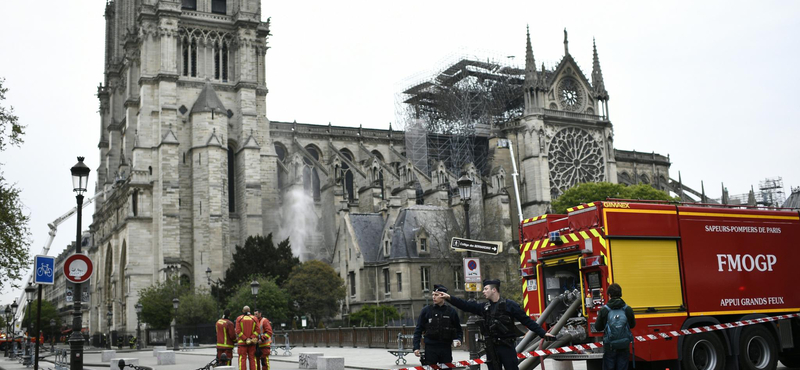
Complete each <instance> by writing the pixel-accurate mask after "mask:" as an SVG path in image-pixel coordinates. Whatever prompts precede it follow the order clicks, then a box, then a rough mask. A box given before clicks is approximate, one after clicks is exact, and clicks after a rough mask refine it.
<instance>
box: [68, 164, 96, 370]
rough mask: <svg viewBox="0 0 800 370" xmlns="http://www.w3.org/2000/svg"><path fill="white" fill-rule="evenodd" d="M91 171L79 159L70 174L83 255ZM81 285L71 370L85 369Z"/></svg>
mask: <svg viewBox="0 0 800 370" xmlns="http://www.w3.org/2000/svg"><path fill="white" fill-rule="evenodd" d="M90 171H91V170H90V169H89V167H87V166H86V165H85V164H84V163H83V157H78V163H76V164H75V165H74V166H72V168H70V172H71V173H72V190H73V191H74V192H75V193H76V195H75V199H76V200H77V202H78V207H77V213H78V215H77V216H78V217H77V218H78V225H77V226H78V227H77V229H76V232H75V254H80V253H81V216H82V212H81V210H82V209H83V193H85V192H86V188H87V184H88V183H89V172H90ZM81 285H82V284H80V283H78V284H75V295H74V296H73V297H76V298H75V299H73V301H74V306H73V312H72V335H70V337H69V349H70V351H69V368H70V369H71V370H81V369H83V337H82V336H81V321H83V320H82V314H81V297H82V295H81Z"/></svg>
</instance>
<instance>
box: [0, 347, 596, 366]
mask: <svg viewBox="0 0 800 370" xmlns="http://www.w3.org/2000/svg"><path fill="white" fill-rule="evenodd" d="M101 351H102V349H95V348H92V349H88V350H87V351H86V352H85V354H84V356H85V357H84V369H85V370H97V369H108V367H109V364H108V363H102V362H101V361H100V354H101ZM277 352H278V355H272V356H270V365H271V366H270V368H271V370H289V369H292V370H295V369H298V368H299V366H298V361H299V356H300V353H303V352H322V353H324V354H325V356H340V357H344V359H345V368H347V369H362V370H381V369H399V368H404V367H408V366H418V365H419V361H418V358H416V357H414V354H413V353H412V354H409V355H407V356H406V360H407V361H408V363H407V364H406V365H402V363H401V365H395V359H396V358H395V357H394V356H392V355H391V354H390V353H389V352H388V351H387V350H386V349H383V348H347V347H345V348H338V347H331V348H326V347H295V348H293V349H292V354H291V355H289V356H281V355H280V354H282V353H283V351H281V350H278V351H277ZM48 354H49V352H45V355H48ZM214 354H215V350H214V348H211V347H208V348H199V349H196V350H194V351H181V352H179V353H177V354H176V356H175V357H176V362H177V363H176V364H175V365H157V361H156V358H155V357H153V350H152V348H150V349H146V350H141V351H131V350H118V351H117V355H118V356H117V357H123V358H138V359H139V365H140V366H147V367H149V368H152V369H158V370H178V369H180V370H193V369H199V368H201V367H203V366H205V365H206V364H208V363H209V362H210V361H211V360H213V359H214ZM467 358H468V353H467V352H466V351H460V350H459V351H454V352H453V360H455V361H460V360H466V359H467ZM236 359H238V356H234V360H236ZM46 360H50V361H52V356H48V357H47V358H46ZM550 362H551V361H549V360H548V361H546V362H545V367H546V368H549V369H555V368H556V366H553V364H550ZM548 365H549V366H548ZM234 366H236V365H235V364H234ZM39 367H40V369H54V365H53V363H52V362H48V361H40V363H39ZM32 368H33V367H27V368H26V367H25V366H22V365H21V364H20V363H19V362H17V361H16V360H14V361H12V360H9V359H7V358H0V369H2V370H23V369H32ZM482 368H483V369H486V366H485V365H484V366H482ZM574 370H585V366H584V365H583V362H575V363H574Z"/></svg>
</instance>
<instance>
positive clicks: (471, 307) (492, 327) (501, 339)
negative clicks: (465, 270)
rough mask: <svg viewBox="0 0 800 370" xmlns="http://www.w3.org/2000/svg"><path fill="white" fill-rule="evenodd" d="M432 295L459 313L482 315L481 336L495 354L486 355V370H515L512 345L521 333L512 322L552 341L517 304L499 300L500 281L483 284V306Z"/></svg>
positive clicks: (516, 367) (515, 358) (445, 296)
mask: <svg viewBox="0 0 800 370" xmlns="http://www.w3.org/2000/svg"><path fill="white" fill-rule="evenodd" d="M434 294H438V295H440V296H442V297H443V298H444V299H445V300H447V301H449V302H450V303H451V304H452V305H453V306H455V307H456V308H458V309H460V310H462V311H466V312H471V313H474V314H476V315H481V316H483V319H484V321H485V324H484V327H485V328H486V329H487V332H486V333H483V336H484V338H485V339H486V340H487V341H492V343H491V344H493V347H494V352H495V353H494V354H490V353H487V359H488V360H489V361H490V362H494V365H491V366H490V368H493V369H497V370H499V369H500V366H499V365H502V366H503V368H504V369H505V370H518V369H519V365H518V362H517V351H516V349H515V348H514V346H515V344H516V340H517V338H518V337H519V336H521V335H522V332H520V331H519V329H517V327H516V325H515V324H514V321H519V322H520V323H521V324H522V325H525V327H527V328H528V329H530V330H531V331H533V332H534V333H536V334H537V335H539V336H540V337H542V338H545V337H549V338H555V336H554V335H553V334H550V333H547V332H545V331H544V329H542V327H541V326H539V324H537V323H536V321H533V320H531V318H530V317H529V316H528V315H526V314H525V312H524V311H522V308H520V307H519V304H517V302H514V301H512V300H510V299H500V280H484V281H483V296H484V297H486V299H487V300H488V302H486V303H476V302H467V301H464V300H462V299H459V298H457V297H451V296H450V295H449V294H447V293H443V292H436V293H434Z"/></svg>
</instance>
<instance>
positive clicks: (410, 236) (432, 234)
mask: <svg viewBox="0 0 800 370" xmlns="http://www.w3.org/2000/svg"><path fill="white" fill-rule="evenodd" d="M423 228H424V229H425V231H426V232H427V234H428V248H430V249H431V250H433V249H438V250H439V251H445V252H446V250H448V249H449V248H450V245H449V244H448V243H449V237H448V235H447V234H448V231H449V232H450V233H451V234H452V233H453V232H455V233H460V230H461V229H460V227H459V225H458V223H457V222H456V219H455V215H454V214H453V210H451V209H450V208H447V207H438V206H429V205H414V206H410V207H408V208H405V209H402V210H400V213H399V214H398V216H397V219H396V220H395V223H394V232H393V235H392V248H391V252H390V253H389V258H388V259H401V258H418V257H419V254H418V253H417V240H416V234H417V232H419V231H420V230H421V229H423ZM437 241H441V243H442V244H443V245H440V244H438V243H437ZM432 255H441V254H440V253H432ZM386 259H387V258H385V257H383V253H379V256H378V260H379V261H385V260H386Z"/></svg>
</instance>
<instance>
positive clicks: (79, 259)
mask: <svg viewBox="0 0 800 370" xmlns="http://www.w3.org/2000/svg"><path fill="white" fill-rule="evenodd" d="M93 272H94V265H93V264H92V260H90V259H89V257H88V256H87V255H85V254H73V255H71V256H69V257H67V260H66V261H64V276H65V277H66V278H67V280H68V281H71V282H73V283H75V284H80V283H83V282H85V281H87V280H89V278H90V277H92V273H93Z"/></svg>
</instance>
